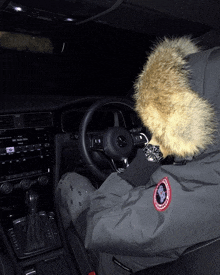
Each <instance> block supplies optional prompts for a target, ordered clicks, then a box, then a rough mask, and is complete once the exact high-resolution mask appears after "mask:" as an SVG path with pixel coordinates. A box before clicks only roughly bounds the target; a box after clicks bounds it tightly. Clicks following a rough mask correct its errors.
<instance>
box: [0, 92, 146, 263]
mask: <svg viewBox="0 0 220 275" xmlns="http://www.w3.org/2000/svg"><path fill="white" fill-rule="evenodd" d="M99 99H100V98H97V97H90V98H73V99H71V100H70V99H69V98H68V99H64V98H61V99H60V100H59V99H58V98H57V99H56V100H54V99H53V100H52V101H50V100H48V98H46V99H44V98H43V97H41V98H39V97H37V96H36V97H35V98H32V101H29V102H28V98H26V99H25V100H24V98H21V97H19V98H18V99H16V100H15V99H14V100H12V99H10V101H9V102H7V101H5V102H4V105H3V103H1V104H2V108H1V114H0V210H1V217H0V224H1V228H2V230H3V231H4V234H5V236H6V239H5V240H7V241H6V242H7V245H9V246H10V247H11V250H12V251H13V253H14V255H15V258H16V259H17V260H18V261H25V262H26V264H27V265H28V263H29V261H30V259H33V257H35V258H36V261H37V258H38V257H39V256H40V255H41V254H42V253H46V252H50V251H56V250H57V249H61V248H62V241H61V239H60V237H59V233H58V232H59V229H58V227H59V226H58V224H59V221H58V218H57V216H56V205H55V203H54V201H55V188H56V185H57V183H58V181H59V179H60V178H61V176H62V175H63V174H65V173H67V172H72V171H75V172H78V173H80V174H82V175H85V176H87V177H89V179H90V180H91V181H92V182H93V183H94V185H95V184H96V187H97V188H98V186H99V184H100V182H99V181H98V179H96V178H95V177H94V176H93V175H92V173H91V172H89V171H88V169H87V168H86V166H85V164H84V162H83V160H82V158H81V154H80V150H79V146H78V138H79V126H80V123H81V120H82V118H83V117H84V115H85V113H86V111H87V109H88V107H89V106H91V105H92V104H93V103H94V102H96V101H97V100H99ZM117 126H118V127H126V128H127V129H128V130H129V131H132V130H133V129H139V130H140V128H142V124H141V122H140V120H139V119H138V118H137V116H136V114H135V112H134V111H133V110H131V109H128V108H126V107H125V106H124V107H121V106H120V108H119V106H117V104H116V105H115V104H113V105H109V106H105V107H103V108H100V109H99V110H97V111H96V112H95V113H94V115H93V118H92V120H91V122H90V123H89V125H88V129H87V130H88V133H95V132H97V131H98V132H99V131H105V130H106V129H108V128H109V127H117ZM101 163H102V161H101ZM102 164H103V163H102ZM33 209H34V210H33ZM31 211H32V212H31ZM30 213H32V214H30ZM33 213H34V214H36V213H38V215H39V217H40V218H39V219H40V223H42V222H43V223H44V224H47V228H46V229H45V236H46V238H45V239H44V242H43V243H42V244H41V245H40V244H34V245H33V244H30V243H29V248H27V244H25V243H26V241H27V240H26V238H25V237H24V236H25V235H24V234H23V233H24V232H26V233H27V230H28V229H27V228H28V227H29V225H28V224H27V223H28V220H29V219H30V217H33ZM44 227H45V226H44ZM44 227H43V228H44ZM48 228H49V229H48ZM22 232H23V233H22ZM35 234H36V232H35ZM7 245H6V246H7Z"/></svg>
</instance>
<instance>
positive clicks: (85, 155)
mask: <svg viewBox="0 0 220 275" xmlns="http://www.w3.org/2000/svg"><path fill="white" fill-rule="evenodd" d="M110 104H117V105H122V106H125V107H128V108H130V109H131V110H133V107H134V104H133V102H132V101H130V100H128V99H125V98H105V99H101V100H98V101H97V102H95V103H94V104H93V105H91V106H90V107H89V108H88V110H87V111H86V113H85V115H84V117H83V119H82V121H81V124H80V128H79V149H80V152H81V155H82V159H83V161H84V163H85V164H86V165H87V167H88V169H89V170H90V171H91V172H92V173H93V175H95V176H96V177H98V178H99V179H100V180H102V181H104V180H105V179H106V178H107V176H108V175H109V174H107V173H106V172H104V171H103V170H102V169H101V168H100V167H99V166H98V165H97V164H96V162H95V161H94V159H93V158H92V155H91V151H96V152H102V153H103V154H102V155H103V156H104V157H105V159H107V160H108V162H109V164H110V167H111V170H112V172H114V171H118V172H121V171H123V169H125V168H126V167H127V166H128V165H129V163H128V158H129V156H131V155H132V153H133V152H134V150H135V147H141V146H142V147H143V146H144V144H146V143H147V142H148V138H147V136H146V135H145V134H144V133H143V132H141V130H140V128H137V129H132V131H129V130H128V129H126V128H125V127H120V126H114V127H109V128H108V129H107V130H105V131H95V132H94V133H89V134H88V131H87V128H88V124H89V122H90V121H91V120H92V117H93V114H94V113H95V112H96V111H97V110H98V109H100V108H102V107H103V106H105V105H110ZM117 162H120V163H121V164H122V166H123V167H118V164H117Z"/></svg>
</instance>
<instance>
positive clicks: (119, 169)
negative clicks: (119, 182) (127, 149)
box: [111, 158, 129, 173]
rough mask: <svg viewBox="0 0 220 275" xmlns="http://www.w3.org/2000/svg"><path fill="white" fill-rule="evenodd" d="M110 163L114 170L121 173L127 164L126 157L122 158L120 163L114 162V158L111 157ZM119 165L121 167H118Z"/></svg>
mask: <svg viewBox="0 0 220 275" xmlns="http://www.w3.org/2000/svg"><path fill="white" fill-rule="evenodd" d="M111 165H112V168H113V169H114V171H116V172H118V173H122V172H124V170H125V169H126V168H127V167H128V166H129V163H128V158H124V159H123V160H122V161H121V162H120V163H116V161H114V159H112V158H111ZM119 165H120V166H122V167H119Z"/></svg>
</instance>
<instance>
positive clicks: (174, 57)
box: [134, 37, 215, 157]
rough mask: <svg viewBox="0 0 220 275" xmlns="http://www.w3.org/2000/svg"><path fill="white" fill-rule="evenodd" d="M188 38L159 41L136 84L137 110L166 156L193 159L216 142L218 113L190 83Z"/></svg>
mask: <svg viewBox="0 0 220 275" xmlns="http://www.w3.org/2000/svg"><path fill="white" fill-rule="evenodd" d="M198 51H199V48H198V47H197V46H196V45H195V44H194V43H193V42H192V41H191V40H190V39H189V38H187V37H182V38H176V39H168V38H165V39H164V40H163V41H161V42H159V44H157V45H156V47H155V48H154V49H153V51H152V53H151V54H150V56H149V57H148V60H147V63H146V64H145V65H144V68H143V71H142V72H141V74H140V75H139V77H138V78H137V81H136V83H135V86H134V87H135V95H134V99H135V110H136V111H137V113H138V114H139V116H140V118H141V120H142V122H143V124H144V125H145V126H146V127H147V128H148V129H149V130H150V131H151V133H152V138H153V140H154V142H156V143H157V144H158V145H160V147H161V151H162V152H163V154H164V155H174V156H179V157H187V156H192V155H195V154H197V153H199V152H200V151H201V150H204V149H206V148H207V146H208V145H210V144H212V142H213V133H214V131H215V124H214V110H213V108H212V106H211V105H210V104H209V103H208V101H207V100H205V99H203V98H202V97H200V96H199V95H198V93H196V92H195V91H193V90H192V89H191V87H190V84H189V77H190V69H189V67H188V64H187V58H186V57H187V55H189V54H193V53H196V52H198Z"/></svg>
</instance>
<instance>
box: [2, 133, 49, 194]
mask: <svg viewBox="0 0 220 275" xmlns="http://www.w3.org/2000/svg"><path fill="white" fill-rule="evenodd" d="M50 135H51V134H50V133H49V132H48V131H47V130H45V129H43V128H41V129H20V130H19V129H17V130H10V131H4V132H2V133H1V134H0V193H4V194H7V193H10V192H12V190H13V189H16V188H23V189H28V188H30V186H31V185H33V184H47V183H48V181H49V174H50V172H51V165H52V164H51V163H52V162H51V161H52V159H51V155H52V142H51V136H50Z"/></svg>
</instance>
